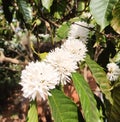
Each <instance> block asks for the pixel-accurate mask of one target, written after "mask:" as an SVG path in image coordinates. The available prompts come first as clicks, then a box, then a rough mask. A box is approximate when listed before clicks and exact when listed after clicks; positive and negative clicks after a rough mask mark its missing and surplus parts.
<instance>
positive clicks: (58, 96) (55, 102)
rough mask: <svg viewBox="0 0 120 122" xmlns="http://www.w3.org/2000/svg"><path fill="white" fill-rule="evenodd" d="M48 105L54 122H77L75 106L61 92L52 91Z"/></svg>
mask: <svg viewBox="0 0 120 122" xmlns="http://www.w3.org/2000/svg"><path fill="white" fill-rule="evenodd" d="M51 94H52V96H49V98H48V99H49V105H50V108H51V111H52V115H53V118H54V121H55V122H78V113H77V106H76V104H75V103H73V102H72V100H71V99H70V98H68V97H66V96H65V95H64V94H63V92H62V91H60V90H57V89H54V90H52V91H51Z"/></svg>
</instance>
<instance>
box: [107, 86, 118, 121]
mask: <svg viewBox="0 0 120 122" xmlns="http://www.w3.org/2000/svg"><path fill="white" fill-rule="evenodd" d="M112 97H113V105H112V107H111V113H110V116H109V117H108V118H109V120H108V122H120V86H119V87H115V88H114V89H113V90H112Z"/></svg>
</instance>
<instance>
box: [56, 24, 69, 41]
mask: <svg viewBox="0 0 120 122" xmlns="http://www.w3.org/2000/svg"><path fill="white" fill-rule="evenodd" d="M70 25H71V22H64V23H63V24H62V25H61V26H60V27H59V28H58V29H57V32H56V40H57V41H59V40H61V39H64V38H66V37H67V35H68V31H69V29H70Z"/></svg>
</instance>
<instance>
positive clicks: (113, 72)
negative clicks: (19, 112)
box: [107, 63, 120, 81]
mask: <svg viewBox="0 0 120 122" xmlns="http://www.w3.org/2000/svg"><path fill="white" fill-rule="evenodd" d="M107 69H108V73H107V78H108V79H109V80H110V81H116V80H118V78H119V76H120V68H119V66H118V65H117V64H115V63H109V64H107Z"/></svg>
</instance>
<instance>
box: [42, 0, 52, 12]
mask: <svg viewBox="0 0 120 122" xmlns="http://www.w3.org/2000/svg"><path fill="white" fill-rule="evenodd" d="M41 1H42V5H43V7H45V8H46V9H47V10H48V11H50V7H51V6H52V4H53V0H41Z"/></svg>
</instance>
